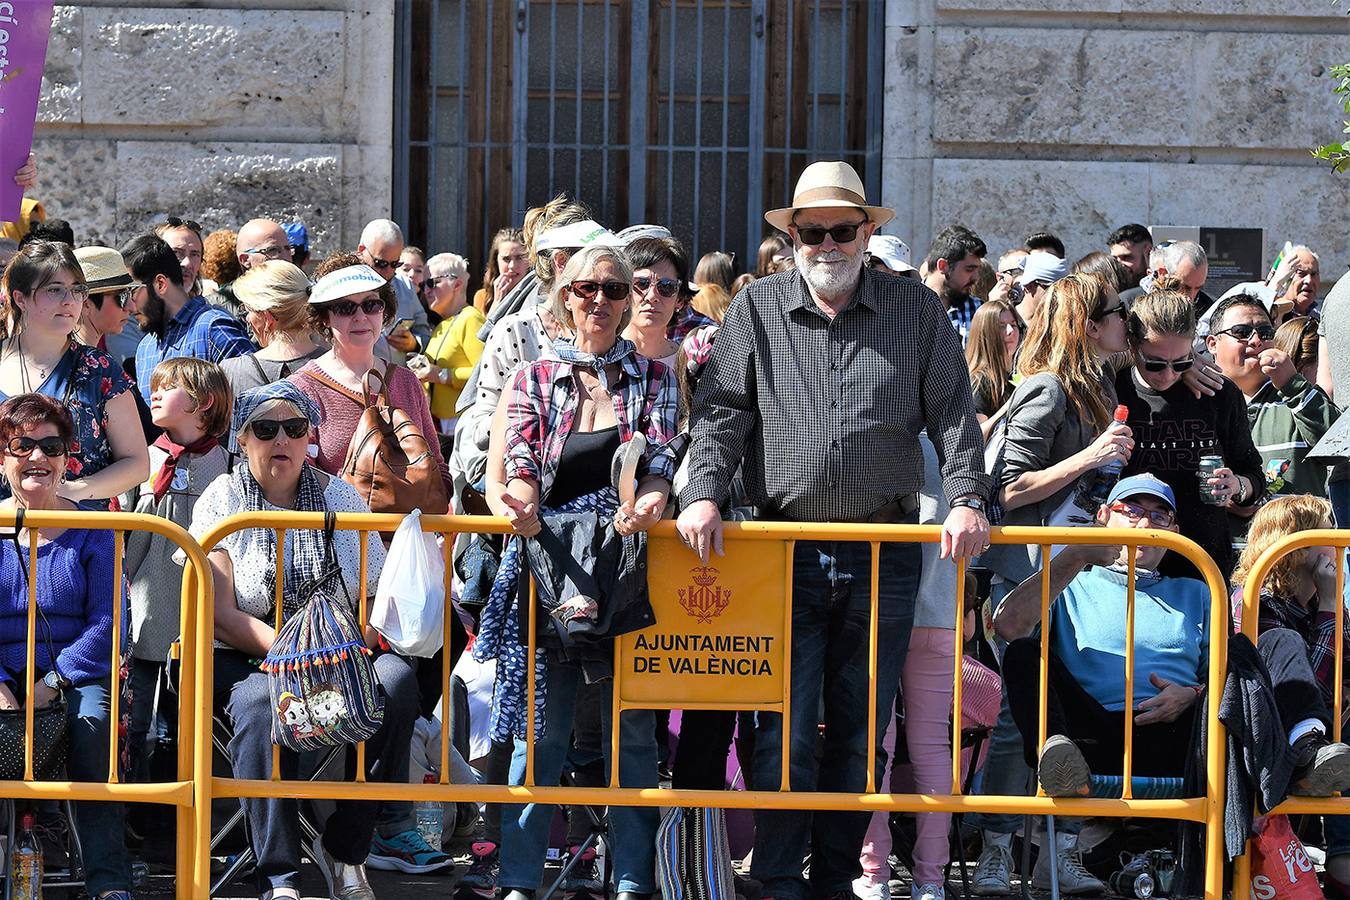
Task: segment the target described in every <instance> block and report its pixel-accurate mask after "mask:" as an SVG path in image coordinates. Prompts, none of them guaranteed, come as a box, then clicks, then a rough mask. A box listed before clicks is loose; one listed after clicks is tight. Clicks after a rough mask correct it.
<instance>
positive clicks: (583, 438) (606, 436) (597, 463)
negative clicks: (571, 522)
mask: <svg viewBox="0 0 1350 900" xmlns="http://www.w3.org/2000/svg"><path fill="white" fill-rule="evenodd" d="M618 449H619V426H618V425H614V426H612V427H610V428H602V429H600V430H599V431H573V432H572V433H571V434H569V435H568V436H567V443H565V444H563V451H562V457H561V458H560V459H559V460H558V473H557V475H555V476H554V478H553V487H552V488H550V489H549V492H548V497H546V498H545V499H544V505H545V506H548V507H551V508H553V509H557V508H558V507H559V506H562V505H563V504H564V503H567V502H568V501H569V500H575V499H577V498H578V497H582V496H585V495H586V494H590V493H593V492H594V491H598V490H600V489H601V488H605V487H609V486H610V484H611V477H610V467H611V464H612V462H613V460H614V453H615V451H617V450H618Z"/></svg>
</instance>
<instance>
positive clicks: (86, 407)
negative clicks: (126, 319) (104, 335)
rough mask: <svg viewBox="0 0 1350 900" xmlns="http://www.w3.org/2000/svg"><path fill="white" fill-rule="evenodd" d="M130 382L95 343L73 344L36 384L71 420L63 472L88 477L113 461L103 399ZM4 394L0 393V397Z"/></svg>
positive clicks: (4, 492)
mask: <svg viewBox="0 0 1350 900" xmlns="http://www.w3.org/2000/svg"><path fill="white" fill-rule="evenodd" d="M134 386H135V385H134V384H133V383H132V381H131V379H130V378H129V377H128V376H127V374H126V372H124V371H122V367H121V366H119V365H118V364H117V363H116V362H114V361H113V358H112V357H111V356H109V355H108V354H107V353H105V352H103V351H102V350H99V349H98V348H97V347H88V346H85V345H84V344H76V343H72V344H71V345H70V349H68V350H67V351H66V353H65V355H64V356H62V357H61V361H60V362H59V363H57V364H56V368H54V369H52V373H51V374H50V375H48V376H47V380H46V381H44V382H43V383H42V385H41V386H40V387H39V388H38V389H37V393H39V394H45V395H46V396H48V397H51V398H52V399H54V400H57V401H58V402H60V403H61V404H62V405H63V406H65V407H66V408H68V409H69V410H70V414H71V417H72V418H73V419H74V420H75V440H74V442H73V443H72V444H71V445H70V458H69V460H68V462H67V463H66V476H67V477H69V478H88V477H89V476H90V475H93V474H95V473H96V472H100V471H102V470H103V469H106V468H107V467H108V466H109V465H110V464H111V463H112V461H113V458H114V454H113V448H112V444H111V443H109V441H108V410H107V406H108V401H110V400H112V399H113V398H114V397H116V396H118V395H119V394H123V393H125V392H127V391H129V390H131V389H132V388H133V387H134ZM7 399H9V397H8V395H6V394H5V393H3V392H0V402H3V401H4V400H7ZM9 493H10V491H9V485H8V484H0V498H5V497H8V496H9ZM82 505H84V506H88V507H96V508H98V509H107V508H108V501H107V500H88V501H85V503H84V504H82Z"/></svg>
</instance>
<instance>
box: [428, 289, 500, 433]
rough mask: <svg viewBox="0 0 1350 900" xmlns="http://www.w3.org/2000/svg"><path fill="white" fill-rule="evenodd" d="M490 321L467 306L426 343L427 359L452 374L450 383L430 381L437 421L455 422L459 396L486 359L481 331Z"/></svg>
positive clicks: (437, 329)
mask: <svg viewBox="0 0 1350 900" xmlns="http://www.w3.org/2000/svg"><path fill="white" fill-rule="evenodd" d="M486 321H487V319H485V318H484V317H483V314H482V313H481V312H479V311H478V310H476V309H474V308H473V307H472V306H466V307H464V308H463V309H461V310H460V311H459V313H458V314H457V315H456V316H455V317H454V318H453V319H446V320H445V321H444V322H442V323H441V324H439V325H437V326H436V330H435V331H433V332H432V333H431V340H429V341H427V359H429V360H431V364H432V365H434V366H437V367H439V368H444V369H448V370H449V373H448V375H449V378H448V382H447V383H445V384H442V383H440V382H439V381H435V380H433V381H431V382H429V383H428V384H427V392H428V393H429V394H430V395H431V414H432V415H433V416H435V417H436V418H438V419H453V418H454V417H455V403H456V402H457V401H458V400H459V392H460V391H461V390H463V389H464V383H465V382H466V381H468V380H469V374H470V373H471V372H473V367H474V366H476V365H477V364H478V358H479V357H481V356H482V355H483V342H482V341H480V340H479V339H478V329H479V328H482V327H483V323H484V322H486Z"/></svg>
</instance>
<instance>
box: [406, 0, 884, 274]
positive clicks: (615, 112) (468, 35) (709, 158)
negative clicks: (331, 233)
mask: <svg viewBox="0 0 1350 900" xmlns="http://www.w3.org/2000/svg"><path fill="white" fill-rule="evenodd" d="M883 11H884V10H883V5H882V4H879V3H869V2H866V0H399V3H398V18H397V22H398V29H397V34H396V38H395V54H396V59H395V65H396V71H397V79H396V85H397V90H396V98H395V99H396V105H395V110H396V113H395V135H394V150H395V169H394V215H395V218H397V219H399V220H400V221H402V222H404V223H406V225H407V228H408V232H409V237H410V240H411V241H412V242H414V243H417V244H419V245H424V246H426V248H427V249H428V250H429V251H431V252H438V251H440V250H453V251H455V252H459V253H464V254H466V255H467V256H468V257H469V258H470V260H471V261H472V263H473V265H474V266H475V268H477V267H479V266H481V265H482V263H483V260H484V257H485V254H486V251H487V245H488V242H489V241H490V239H491V236H492V233H493V232H494V231H495V230H496V229H498V228H501V227H504V226H506V225H508V224H516V225H518V224H519V223H520V221H521V219H522V217H523V215H524V212H525V210H526V209H527V208H529V207H530V206H534V205H537V204H540V203H542V202H544V201H546V200H547V199H548V198H550V197H552V196H554V195H556V194H557V193H559V192H564V191H565V192H567V193H568V194H571V195H573V196H576V197H578V198H580V199H582V200H583V201H585V202H586V203H587V204H588V205H590V206H591V208H592V209H593V211H594V213H595V215H596V217H597V218H598V219H599V220H600V221H601V222H603V223H605V224H606V225H610V226H613V227H615V228H619V227H622V226H625V225H629V224H634V223H638V222H658V223H662V224H666V225H669V226H670V228H671V229H672V230H673V231H674V232H675V233H676V234H677V235H678V236H680V237H681V238H683V239H685V240H687V241H689V242H690V243H691V244H692V246H691V248H690V249H691V252H692V253H693V255H694V258H697V257H698V256H700V255H701V254H703V253H706V252H708V251H710V250H717V249H723V250H729V251H732V252H735V253H736V254H737V255H738V257H739V259H738V265H739V268H741V269H742V270H745V269H750V268H753V266H754V253H755V251H756V250H757V248H758V246H759V242H760V240H761V239H762V238H763V237H764V236H765V234H766V233H767V232H768V231H769V228H768V226H767V224H766V223H765V222H764V221H763V219H762V218H761V213H762V212H763V210H765V209H768V208H771V207H775V206H781V205H786V204H787V203H788V202H789V200H790V197H791V192H792V187H793V184H794V183H795V181H796V178H797V175H798V174H799V173H800V172H801V170H802V169H803V168H805V167H806V165H807V164H808V163H809V162H811V161H812V160H815V159H823V158H832V159H844V160H847V161H848V162H850V163H851V164H852V165H853V166H854V167H855V168H856V169H857V170H858V172H859V173H860V174H861V175H862V176H863V178H864V181H865V183H866V185H867V190H868V193H869V195H871V196H873V197H879V196H880V187H881V92H882V87H883V80H884V73H883V67H882V52H881V40H882V25H883V23H882V14H883Z"/></svg>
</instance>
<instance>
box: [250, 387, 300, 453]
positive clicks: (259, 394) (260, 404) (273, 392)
mask: <svg viewBox="0 0 1350 900" xmlns="http://www.w3.org/2000/svg"><path fill="white" fill-rule="evenodd" d="M279 401H285V402H286V403H289V404H290V405H291V406H294V407H295V408H296V409H297V410H299V411H300V415H302V416H304V417H305V418H307V419H309V424H310V426H311V427H313V428H318V427H319V409H318V407H316V406H315V405H314V401H312V400H310V399H309V397H307V396H305V392H304V391H302V390H300V389H299V388H298V387H296V386H295V385H294V384H293V383H292V382H290V381H285V380H282V381H274V382H272V383H271V384H264V385H262V386H261V387H255V388H250V389H249V390H247V391H244V392H243V393H242V394H240V395H239V396H238V397H236V398H235V400H234V417H233V419H232V420H231V422H230V452H231V453H239V452H240V449H239V435H241V434H243V432H244V429H245V428H247V427H248V426H249V423H250V422H252V421H253V420H254V419H256V418H258V416H260V415H262V414H263V413H264V412H267V411H268V410H270V409H271V408H272V407H273V406H275V405H276V403H277V402H279Z"/></svg>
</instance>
